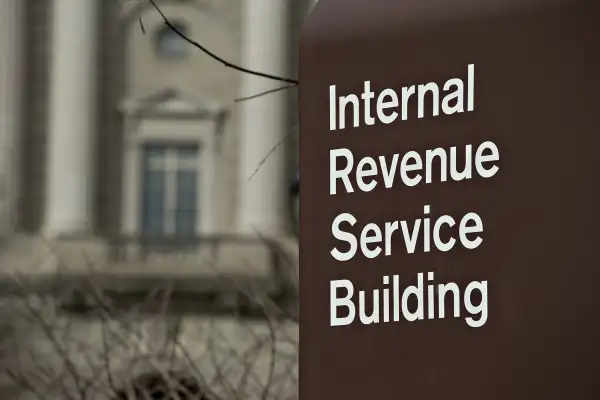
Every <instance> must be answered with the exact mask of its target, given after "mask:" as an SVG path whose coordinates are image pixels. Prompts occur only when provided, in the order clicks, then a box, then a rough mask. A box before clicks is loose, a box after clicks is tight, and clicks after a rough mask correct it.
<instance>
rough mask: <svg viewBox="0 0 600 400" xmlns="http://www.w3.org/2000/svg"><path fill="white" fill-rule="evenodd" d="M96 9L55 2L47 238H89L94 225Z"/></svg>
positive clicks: (76, 0)
mask: <svg viewBox="0 0 600 400" xmlns="http://www.w3.org/2000/svg"><path fill="white" fill-rule="evenodd" d="M97 12H98V3H97V1H96V0H83V1H82V0H54V3H53V14H52V18H53V20H52V25H53V32H52V33H53V36H52V37H53V43H52V65H51V76H50V121H49V132H48V179H47V181H46V185H47V188H46V194H47V196H46V225H45V233H46V234H48V235H50V236H61V235H77V234H84V233H87V232H88V231H89V229H90V227H91V226H90V225H91V222H92V210H91V201H92V190H93V188H94V185H93V183H92V181H93V178H94V175H93V169H92V167H93V156H94V153H93V147H94V139H95V129H94V128H95V124H96V96H97V94H96V81H97V79H98V77H97V73H96V71H97V70H96V68H97V67H96V66H97V52H98V49H97V40H98V37H97V31H98V15H97Z"/></svg>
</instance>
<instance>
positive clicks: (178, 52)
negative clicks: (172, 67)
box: [156, 22, 190, 61]
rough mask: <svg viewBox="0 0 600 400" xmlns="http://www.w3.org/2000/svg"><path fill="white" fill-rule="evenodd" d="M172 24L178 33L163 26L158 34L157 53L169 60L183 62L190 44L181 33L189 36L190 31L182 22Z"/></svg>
mask: <svg viewBox="0 0 600 400" xmlns="http://www.w3.org/2000/svg"><path fill="white" fill-rule="evenodd" d="M171 24H172V25H173V27H174V28H175V29H176V30H177V32H176V31H175V30H173V29H172V28H171V27H169V26H166V25H164V26H162V27H161V28H160V29H159V30H158V32H157V33H156V52H157V53H158V55H159V56H161V57H162V58H164V59H167V60H171V61H176V60H182V59H184V58H185V57H186V56H187V54H188V51H189V48H190V44H189V43H188V42H186V40H185V39H184V38H182V37H181V36H180V35H179V33H181V34H182V35H185V36H188V29H187V27H186V25H185V24H184V23H182V22H172V23H171ZM178 32H179V33H178Z"/></svg>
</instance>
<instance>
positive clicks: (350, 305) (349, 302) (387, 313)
mask: <svg viewBox="0 0 600 400" xmlns="http://www.w3.org/2000/svg"><path fill="white" fill-rule="evenodd" d="M399 278H400V277H399V275H392V277H391V287H389V286H390V277H389V276H384V277H383V285H384V288H382V289H374V290H372V291H371V294H370V296H369V297H370V299H369V301H370V303H371V304H370V306H369V305H368V304H367V292H366V291H364V290H359V291H358V296H356V295H355V290H354V284H353V283H352V282H351V281H349V280H347V279H341V280H334V281H332V282H331V283H330V321H329V324H330V326H332V327H333V326H346V325H350V324H352V323H355V322H356V319H357V317H358V322H359V323H361V324H363V325H371V324H379V323H389V322H400V321H401V316H402V318H403V319H404V320H405V321H407V322H415V321H420V320H424V319H425V318H427V319H428V320H431V319H436V318H437V319H443V318H446V302H447V300H448V298H447V295H448V294H451V295H452V298H451V302H452V305H453V307H452V316H453V317H454V318H460V316H461V309H462V308H464V309H465V310H466V311H467V313H468V314H469V316H468V317H466V318H465V321H466V323H467V325H469V326H470V327H472V328H480V327H482V326H483V325H485V323H486V322H487V319H488V287H487V281H474V282H471V283H469V284H468V285H467V287H466V288H465V290H464V293H463V295H462V305H463V307H461V293H460V288H459V287H458V285H457V284H456V283H454V282H450V283H445V284H438V285H434V284H429V285H427V292H426V291H425V288H424V282H423V281H424V280H423V273H419V274H418V275H417V285H416V286H408V287H406V288H405V289H404V290H403V291H401V290H400V279H399ZM427 280H428V282H430V283H431V282H432V281H433V280H434V274H433V272H429V273H428V274H427ZM340 289H345V292H346V293H345V295H344V296H342V297H338V291H341V290H340ZM425 294H426V295H427V296H425ZM474 296H478V297H480V299H481V300H480V301H479V302H478V304H473V303H474V302H473V297H474ZM356 297H358V300H357V299H356ZM411 299H412V301H413V302H414V301H416V305H417V307H416V309H413V310H411V309H410V308H411V307H410V304H409V302H411ZM367 307H368V308H369V309H370V312H368V311H367ZM340 309H341V310H340ZM342 310H344V311H345V313H344V314H345V316H339V314H340V313H338V311H342ZM425 310H427V313H426V312H425ZM477 315H479V318H478V319H476V318H474V317H475V316H477Z"/></svg>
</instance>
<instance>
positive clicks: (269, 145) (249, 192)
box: [237, 0, 292, 234]
mask: <svg viewBox="0 0 600 400" xmlns="http://www.w3.org/2000/svg"><path fill="white" fill-rule="evenodd" d="M291 3H292V0H245V1H244V4H245V8H244V31H243V41H244V43H243V57H242V62H241V64H242V66H244V67H245V68H248V69H251V70H255V71H260V72H264V73H267V74H272V75H277V76H284V77H287V75H288V74H289V68H288V62H289V55H288V48H289V46H290V45H289V32H288V30H289V15H288V13H289V12H290V5H291ZM283 85H286V83H284V82H277V81H274V80H271V79H266V78H262V77H258V76H253V75H250V74H245V73H244V74H242V91H241V97H246V96H252V95H255V94H258V93H261V92H264V91H267V90H270V89H274V88H277V87H280V86H283ZM288 96H289V95H288V93H287V92H286V91H280V92H277V93H272V94H268V95H266V96H262V97H258V98H255V99H252V100H248V101H245V102H242V103H240V104H241V124H240V142H239V145H240V147H239V149H240V169H239V171H240V174H239V190H240V198H239V209H238V215H237V217H238V227H239V230H240V231H241V232H247V233H253V232H256V231H258V232H261V233H265V234H280V233H282V232H283V231H285V230H286V229H287V228H289V226H290V224H289V213H288V212H287V207H288V199H287V193H288V184H289V182H287V171H286V154H285V151H284V148H285V146H282V141H283V140H284V138H285V137H286V135H287V134H288V133H289V132H290V131H291V129H292V127H291V126H289V119H288V107H289V100H288ZM276 147H277V148H276ZM274 148H276V150H274V151H273V149H274ZM269 153H270V154H269ZM267 155H268V158H267V159H266V161H265V160H264V159H265V157H267ZM261 164H262V165H261ZM257 168H258V169H259V170H258V172H255V171H256V169H257ZM251 176H252V178H251V179H250V180H249V178H250V177H251Z"/></svg>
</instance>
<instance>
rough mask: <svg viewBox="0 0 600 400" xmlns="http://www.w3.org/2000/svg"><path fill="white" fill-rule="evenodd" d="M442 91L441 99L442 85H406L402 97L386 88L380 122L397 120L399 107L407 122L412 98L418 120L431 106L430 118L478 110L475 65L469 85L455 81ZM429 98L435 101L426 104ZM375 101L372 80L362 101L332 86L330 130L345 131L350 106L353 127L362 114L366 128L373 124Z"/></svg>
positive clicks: (379, 106) (378, 102)
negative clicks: (476, 108)
mask: <svg viewBox="0 0 600 400" xmlns="http://www.w3.org/2000/svg"><path fill="white" fill-rule="evenodd" d="M465 86H466V87H465ZM441 91H443V92H446V93H445V95H444V97H443V98H442V97H441V96H440V86H439V85H438V84H437V83H435V82H429V83H426V84H422V85H411V86H405V87H403V88H402V89H401V95H400V98H399V97H398V94H397V93H396V91H395V90H394V89H389V88H388V89H384V90H382V91H381V92H380V93H379V94H378V95H377V100H376V101H375V115H376V116H377V120H379V122H381V123H383V124H391V123H393V122H394V121H396V119H397V118H398V111H396V109H398V108H400V114H401V119H402V121H406V120H407V119H408V112H409V104H411V103H412V102H413V100H411V98H413V96H415V97H416V102H417V104H416V105H417V118H423V117H425V109H426V108H427V107H426V105H428V104H429V105H430V106H431V115H432V116H434V117H435V116H438V115H439V114H440V110H441V111H442V112H443V113H444V114H446V115H451V114H456V113H462V112H464V111H465V109H466V111H473V110H474V109H475V65H474V64H469V66H468V69H467V83H466V85H465V83H464V82H463V80H462V79H460V78H452V79H449V80H447V81H446V82H445V83H444V85H443V86H442V90H441ZM428 95H429V97H431V99H432V100H431V101H430V102H429V103H428V102H427V101H426V99H427V97H428ZM374 99H375V93H374V92H373V91H372V90H371V82H370V81H365V82H364V84H363V92H362V94H361V95H360V99H359V96H358V95H356V94H348V95H346V96H338V95H337V87H336V86H335V85H331V86H329V130H331V131H335V130H341V129H345V128H346V119H347V118H346V114H347V108H349V107H350V108H351V111H352V115H351V117H352V126H353V127H354V128H358V127H359V126H360V121H361V114H363V118H362V119H363V122H364V124H365V125H374V124H375V122H376V119H375V117H373V115H371V111H372V106H373V105H372V104H371V101H372V100H374ZM361 100H362V104H363V106H362V113H361ZM465 100H466V101H465ZM465 103H466V107H465Z"/></svg>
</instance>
